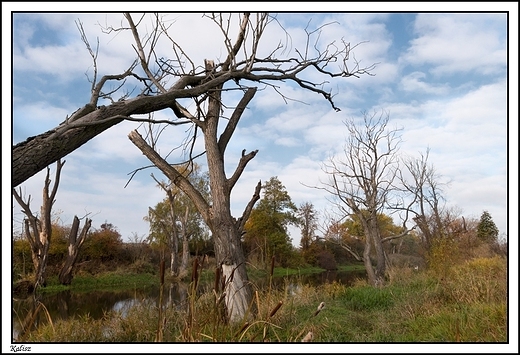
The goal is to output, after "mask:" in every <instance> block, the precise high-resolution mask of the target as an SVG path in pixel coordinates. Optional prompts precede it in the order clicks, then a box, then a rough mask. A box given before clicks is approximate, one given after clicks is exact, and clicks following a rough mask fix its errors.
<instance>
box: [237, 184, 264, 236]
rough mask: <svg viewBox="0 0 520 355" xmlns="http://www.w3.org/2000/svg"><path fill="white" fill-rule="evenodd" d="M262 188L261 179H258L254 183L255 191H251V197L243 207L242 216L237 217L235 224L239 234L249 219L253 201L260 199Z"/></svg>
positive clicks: (253, 204)
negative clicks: (256, 182)
mask: <svg viewBox="0 0 520 355" xmlns="http://www.w3.org/2000/svg"><path fill="white" fill-rule="evenodd" d="M261 189H262V181H259V182H258V184H256V187H255V192H254V193H253V197H251V200H250V201H249V203H248V204H247V206H246V208H245V209H244V212H243V213H242V216H241V217H240V218H238V220H237V221H236V226H237V229H238V231H239V234H242V232H243V231H244V226H245V224H246V222H247V220H248V219H249V216H250V215H251V211H252V210H253V207H254V206H255V203H256V202H257V201H258V200H260V190H261Z"/></svg>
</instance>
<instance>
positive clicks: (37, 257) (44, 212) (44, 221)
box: [13, 160, 65, 290]
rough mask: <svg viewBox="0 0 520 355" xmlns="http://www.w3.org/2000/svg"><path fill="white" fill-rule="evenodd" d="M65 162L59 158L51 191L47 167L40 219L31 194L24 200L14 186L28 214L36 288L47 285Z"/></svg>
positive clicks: (16, 197)
mask: <svg viewBox="0 0 520 355" xmlns="http://www.w3.org/2000/svg"><path fill="white" fill-rule="evenodd" d="M63 164H65V161H63V162H62V161H61V160H58V162H57V163H56V174H55V176H56V178H55V180H54V186H53V187H52V191H50V192H49V185H50V184H51V179H50V177H49V175H50V169H49V167H47V174H46V176H45V182H44V185H43V196H42V197H43V199H42V205H41V208H40V214H41V217H40V219H38V218H37V217H36V216H34V214H33V213H32V211H31V208H30V206H29V204H30V201H31V196H29V198H28V200H27V202H24V201H23V199H22V197H21V192H22V189H21V188H20V193H17V192H16V190H15V189H14V188H13V196H14V198H15V199H16V201H17V202H18V204H19V205H20V206H21V207H22V208H23V211H22V212H23V213H24V214H25V215H26V216H27V218H26V219H25V236H26V238H27V240H28V242H29V244H30V245H31V252H32V260H33V264H34V271H35V278H34V289H35V290H36V289H37V288H38V286H45V285H46V269H47V261H48V254H49V246H50V243H51V236H52V224H51V212H52V205H53V204H54V199H55V197H56V192H57V191H58V186H59V184H60V174H61V169H62V167H63Z"/></svg>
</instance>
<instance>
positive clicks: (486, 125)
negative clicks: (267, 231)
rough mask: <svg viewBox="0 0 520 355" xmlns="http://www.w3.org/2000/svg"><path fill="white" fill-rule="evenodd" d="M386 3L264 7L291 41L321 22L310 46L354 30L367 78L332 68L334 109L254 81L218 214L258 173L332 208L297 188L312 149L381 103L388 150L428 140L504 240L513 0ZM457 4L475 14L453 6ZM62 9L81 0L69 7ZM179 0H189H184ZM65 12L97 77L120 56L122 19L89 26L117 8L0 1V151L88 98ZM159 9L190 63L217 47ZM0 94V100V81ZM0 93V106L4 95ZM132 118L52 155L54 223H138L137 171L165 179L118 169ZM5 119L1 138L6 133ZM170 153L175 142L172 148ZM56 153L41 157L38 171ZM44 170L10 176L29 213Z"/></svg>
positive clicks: (138, 228)
mask: <svg viewBox="0 0 520 355" xmlns="http://www.w3.org/2000/svg"><path fill="white" fill-rule="evenodd" d="M4 4H5V3H3V4H2V7H4ZM225 4H226V3H222V6H223V7H225V6H226V5H225ZM310 4H313V3H310ZM389 4H391V3H389ZM389 4H386V5H384V6H381V7H379V6H378V9H379V10H378V11H382V12H377V13H375V12H370V10H373V9H374V7H373V6H370V8H368V9H367V7H366V6H365V8H362V5H361V7H360V8H359V10H358V9H357V8H356V10H357V11H366V12H363V13H361V12H358V13H347V12H338V11H340V10H341V8H342V7H345V11H351V10H352V7H347V6H346V5H341V6H340V5H337V4H336V6H335V7H333V8H332V9H334V11H336V12H334V13H324V12H320V13H318V12H316V11H326V10H327V9H328V8H330V4H328V3H320V7H317V6H316V4H314V6H310V5H308V6H309V8H308V9H305V11H313V12H307V13H297V14H296V13H280V14H278V15H277V21H278V22H279V23H280V24H281V25H282V26H283V27H284V28H285V29H286V30H287V31H288V32H289V33H290V34H291V37H290V43H289V49H288V50H290V51H294V50H295V49H298V48H303V47H304V44H305V40H306V36H305V32H304V28H305V27H306V26H308V28H309V29H311V30H312V29H316V28H318V27H319V26H321V25H323V24H325V23H330V25H329V26H326V27H324V28H323V29H322V33H321V36H320V38H319V40H320V43H321V45H325V44H327V43H329V42H331V41H333V40H340V39H342V38H343V39H344V40H346V41H348V42H350V43H351V44H352V45H354V44H359V45H358V46H357V47H356V48H355V49H354V54H355V58H356V59H357V60H358V61H360V62H361V64H362V65H366V66H370V65H371V64H376V63H377V64H376V66H375V68H374V69H373V71H372V74H373V75H372V76H361V77H360V78H345V79H343V80H342V81H335V82H334V85H333V86H332V87H331V89H332V90H333V92H334V93H335V94H336V96H335V97H334V100H335V102H336V105H337V106H339V107H340V108H341V111H340V112H335V111H334V110H333V109H332V108H331V107H330V105H329V104H328V103H327V102H326V101H325V100H323V98H322V97H321V96H319V95H316V94H313V93H308V92H304V91H302V90H298V89H297V88H295V87H294V86H291V85H289V84H282V85H281V87H280V90H281V91H282V92H283V94H284V95H285V96H287V97H289V98H291V99H292V100H289V101H287V102H286V101H285V100H284V99H283V98H282V97H281V96H280V95H279V94H277V93H276V92H275V91H274V90H272V89H269V88H264V87H262V90H260V91H259V92H258V93H257V95H256V96H255V98H254V99H253V101H252V102H251V103H250V105H249V106H248V109H247V110H246V113H245V114H244V116H243V118H242V120H241V121H240V124H239V127H238V129H237V130H236V132H235V134H234V136H233V138H232V140H231V143H230V146H229V147H228V155H227V156H226V162H227V164H228V172H229V171H232V169H233V167H234V165H235V164H236V163H237V162H238V159H239V157H240V154H241V152H242V149H246V150H247V151H251V150H254V149H258V150H259V152H258V154H257V156H256V157H255V158H254V159H253V160H252V161H251V162H250V163H249V164H248V166H247V167H246V170H245V172H244V174H243V176H242V178H241V179H240V181H239V182H238V184H237V185H236V187H235V189H234V191H233V193H232V210H233V214H234V215H235V217H238V216H239V215H240V214H241V212H242V210H243V208H244V206H245V205H246V204H247V202H248V201H249V199H250V198H251V196H252V194H253V191H254V187H255V185H256V183H257V182H258V181H259V180H261V181H262V182H265V181H267V180H269V179H270V178H271V177H273V176H277V177H278V179H279V180H280V181H281V182H282V184H283V185H284V186H285V187H286V189H287V191H288V193H289V195H290V196H291V198H292V200H293V202H294V203H295V204H296V205H297V206H300V205H301V204H303V203H306V202H310V203H312V204H313V205H314V207H315V208H316V210H317V211H318V213H319V214H320V216H321V217H322V218H323V219H325V216H326V215H327V214H328V213H329V210H330V209H331V208H332V206H331V203H330V201H329V200H330V198H331V196H330V195H328V194H327V193H325V192H324V191H322V190H320V189H316V188H311V187H312V186H321V185H320V184H322V182H323V181H326V180H327V175H326V174H325V173H324V172H323V170H322V164H323V162H324V161H326V160H327V159H328V158H329V157H331V156H333V155H336V156H337V155H340V154H341V153H342V151H343V147H344V142H345V138H346V128H345V126H344V124H343V121H345V120H346V119H350V118H354V119H356V120H358V119H360V118H361V117H362V116H363V112H368V113H381V112H385V113H388V114H389V115H390V121H389V126H390V127H396V128H402V131H400V132H401V136H402V144H401V146H400V152H401V154H403V156H404V155H407V156H415V157H418V156H419V154H420V153H424V152H425V151H426V149H429V150H430V159H429V162H430V163H431V164H433V165H434V167H435V169H436V171H437V172H438V173H439V174H440V175H441V176H442V179H444V181H449V182H450V183H449V185H448V187H446V189H445V197H446V204H447V206H448V207H453V208H455V209H457V210H458V211H460V213H461V215H463V216H464V217H466V218H475V219H478V218H479V217H480V215H481V214H482V212H483V211H488V212H489V213H490V214H491V216H492V218H493V220H494V222H495V224H496V225H497V227H498V228H499V231H500V235H501V236H502V237H505V236H506V235H507V234H509V235H513V234H514V235H515V238H516V236H517V235H518V234H517V233H516V232H517V231H518V229H517V221H516V218H514V219H515V221H510V222H511V224H509V225H508V213H509V214H512V215H514V216H518V214H517V212H518V200H517V196H518V194H517V192H518V166H517V165H516V164H517V161H518V159H517V158H518V140H517V136H516V135H517V134H518V133H517V132H518V122H517V117H518V106H517V100H516V98H517V97H518V81H517V80H518V48H517V44H518V38H517V34H518V11H517V10H518V7H517V4H516V8H515V7H514V5H513V4H512V3H492V5H490V3H474V4H473V5H472V6H467V4H468V3H464V4H465V6H464V7H463V8H458V7H457V3H453V4H451V5H450V3H445V4H442V6H443V7H442V8H423V7H422V6H424V5H419V4H415V8H416V9H418V11H421V12H420V13H412V12H406V11H410V10H411V9H413V8H414V7H413V6H411V5H410V3H406V5H403V3H394V6H389ZM228 6H229V5H228ZM244 6H245V5H244ZM358 6H359V4H358ZM385 6H388V7H386V8H385ZM69 7H70V4H69ZM303 7H305V6H303ZM459 7H460V4H459ZM150 8H153V6H151V7H150ZM280 8H281V9H282V10H284V8H283V7H280ZM354 8H355V7H354ZM469 8H471V9H472V10H473V11H486V12H478V13H460V12H456V11H460V10H466V9H469ZM24 9H26V8H25V7H24ZM24 9H16V10H24ZM31 9H33V8H31ZM44 9H46V8H40V9H38V8H36V7H35V8H34V10H35V11H38V10H39V11H42V10H44ZM60 9H61V10H62V11H63V10H65V9H67V6H66V5H64V7H63V8H60ZM72 9H75V10H74V11H81V10H79V9H80V8H79V7H76V8H74V7H72ZM86 10H88V8H87V9H86ZM111 10H112V9H111V8H109V7H108V8H107V11H111ZM167 10H170V11H171V9H167ZM194 10H200V7H199V8H198V9H193V8H191V9H188V11H194ZM235 10H236V8H235ZM268 10H270V9H268ZM503 10H514V11H513V12H512V13H511V14H510V18H509V21H510V22H509V26H510V27H509V28H508V17H507V14H506V13H505V12H496V11H503ZM98 11H103V10H102V9H99V10H98ZM385 11H387V12H385ZM399 11H403V12H399ZM426 11H437V12H434V13H432V12H426ZM3 13H4V11H3ZM3 16H4V18H3V26H4V28H5V26H7V25H6V22H8V23H9V24H11V22H10V19H7V18H6V15H3ZM134 18H137V16H134ZM78 19H79V20H80V21H81V22H82V24H83V28H84V30H85V32H86V35H87V38H88V39H89V41H90V43H91V44H92V45H95V43H96V40H97V39H99V54H98V59H97V65H98V70H99V75H103V74H118V73H122V72H123V71H124V70H126V68H127V67H128V65H129V64H130V63H131V62H132V61H133V60H134V58H135V51H134V49H133V48H132V43H133V42H132V39H131V36H130V34H129V33H125V32H112V33H108V34H107V33H103V31H102V27H103V26H107V25H112V26H114V27H115V26H118V25H120V24H121V21H124V18H123V16H122V15H121V14H118V13H108V14H105V13H80V12H75V13H31V14H22V13H17V14H14V15H13V17H12V29H11V31H12V51H11V53H10V54H11V58H12V63H13V65H12V72H11V68H9V66H7V68H6V64H7V63H6V59H7V60H9V61H8V63H10V59H11V58H6V57H5V54H4V55H3V61H2V62H3V68H2V71H3V74H6V75H9V72H11V73H12V85H11V87H8V86H7V85H6V79H5V76H4V81H3V89H4V90H3V92H5V90H9V91H10V92H11V98H12V106H11V109H12V111H11V112H9V116H10V117H11V122H10V124H11V127H10V128H11V129H10V130H6V129H4V130H3V138H4V139H2V155H4V156H5V155H6V154H7V152H8V151H9V149H10V147H9V146H7V144H9V142H10V144H11V145H14V144H16V143H18V142H21V141H23V140H25V139H26V138H28V137H30V136H34V135H37V134H39V133H43V132H45V131H47V130H49V129H51V128H53V127H55V126H57V125H58V124H59V123H60V122H62V121H63V120H64V119H65V117H66V116H67V115H68V114H71V113H72V112H74V111H75V110H76V109H78V108H79V107H81V106H83V105H84V104H85V103H86V102H88V100H89V98H90V94H89V92H90V85H91V84H90V83H89V81H88V79H89V78H91V77H92V60H91V57H90V55H89V53H88V51H87V50H86V48H85V45H84V43H83V42H82V41H81V39H80V35H79V32H78V29H77V27H76V23H75V21H76V20H78ZM6 20H9V21H6ZM144 21H147V22H148V23H147V25H148V26H149V25H150V23H151V22H150V19H149V17H146V18H145V20H144ZM165 21H166V22H167V23H168V24H170V25H171V27H170V31H171V34H172V36H173V37H175V40H176V41H177V43H179V44H180V45H181V46H182V48H183V49H184V50H185V51H186V52H187V53H188V55H189V56H190V58H192V59H193V60H194V61H195V62H196V63H200V64H202V63H203V60H204V59H205V58H214V59H215V60H218V59H219V58H222V56H223V53H225V48H224V47H223V44H222V43H223V42H222V35H221V34H220V33H219V32H218V30H217V28H216V27H215V25H214V24H212V23H211V22H210V21H208V19H204V18H202V16H201V14H200V13H197V14H193V13H170V14H168V15H167V16H166V17H165ZM511 26H514V27H511ZM3 33H5V31H3ZM3 36H6V35H4V34H3ZM508 36H509V42H508ZM4 38H5V37H4ZM286 40H287V37H285V34H284V33H283V32H282V31H280V27H279V26H277V25H276V24H274V23H273V26H272V29H271V28H269V29H268V30H266V33H265V37H264V40H263V41H262V42H261V43H260V50H259V51H260V53H267V52H269V51H270V50H272V49H273V48H274V46H275V45H276V44H277V43H279V42H280V43H286ZM313 40H316V37H313ZM3 42H4V43H5V41H3ZM508 49H509V52H508ZM5 52H6V51H3V53H5ZM159 52H160V55H164V57H167V56H170V57H171V56H172V48H171V45H164V46H161V48H160V49H159ZM293 53H295V52H293ZM508 60H509V62H508ZM508 64H509V65H508ZM134 95H135V93H134ZM508 98H509V99H510V101H509V102H508ZM511 98H513V100H511ZM2 100H3V101H6V102H7V98H6V94H3V95H2ZM232 100H233V98H231V101H232ZM2 106H3V112H5V111H4V110H5V107H6V106H9V105H2ZM167 114H168V113H167V112H160V113H157V115H156V118H166V117H167ZM7 117H8V116H7V114H5V115H4V119H3V121H2V125H3V126H5V125H6V124H7V123H9V122H8V119H7ZM137 126H138V124H136V123H134V122H124V123H121V124H118V125H117V126H115V127H113V128H110V129H109V130H107V131H106V132H104V133H102V134H101V135H99V136H98V137H96V138H94V139H93V140H91V141H90V142H88V143H87V144H85V145H83V146H82V147H80V148H79V149H77V150H76V151H74V152H73V153H71V154H69V155H68V156H66V157H65V158H64V160H65V161H66V163H65V165H64V166H63V170H62V175H61V182H60V186H59V190H58V193H57V196H56V202H55V204H54V209H53V210H54V212H55V213H56V215H55V216H56V218H59V222H61V223H63V224H64V225H70V224H71V223H72V219H73V217H74V215H77V216H78V217H84V216H85V215H87V214H88V215H89V218H92V219H93V227H94V228H99V227H100V225H101V224H102V223H104V222H108V223H111V224H113V225H114V226H115V227H116V228H117V229H118V230H119V232H120V233H121V235H122V237H123V240H125V241H130V240H134V239H136V238H137V239H142V238H145V237H146V236H147V234H148V232H149V230H148V223H147V222H146V221H144V220H143V217H145V216H146V215H147V213H148V208H149V207H153V206H155V205H156V204H157V203H158V202H160V201H161V200H162V199H164V197H165V194H164V192H163V191H161V190H160V189H159V188H158V187H157V186H156V183H155V181H154V180H153V179H152V178H151V176H150V174H151V173H153V174H154V176H156V177H158V178H159V179H165V177H164V176H163V175H162V174H161V172H160V171H158V170H157V169H152V168H150V169H145V170H142V171H139V172H138V173H137V174H136V175H135V176H134V177H133V178H132V179H131V181H129V179H130V176H131V173H132V172H133V171H134V170H135V169H138V168H140V167H143V166H147V165H150V163H149V162H148V161H147V159H146V158H145V157H144V156H143V155H142V153H141V152H140V151H139V149H137V148H136V147H135V146H134V145H133V144H132V143H131V142H130V140H129V139H128V133H129V132H130V131H131V130H133V129H136V128H137ZM184 129H185V128H180V129H179V128H176V129H174V130H166V131H165V133H164V134H163V135H162V136H161V141H160V143H159V147H160V150H161V153H164V154H166V153H167V152H169V151H170V150H171V149H173V148H174V147H177V146H179V144H180V143H182V137H184V134H185V133H184ZM9 131H11V133H12V135H11V137H8V136H6V132H7V134H8V132H9ZM141 132H142V128H141ZM199 143H200V142H199ZM508 143H509V146H508ZM200 147H201V146H200V145H197V146H196V148H200ZM181 152H182V151H180V150H176V151H174V153H173V154H172V156H171V157H172V158H173V157H175V154H180V153H181ZM180 158H181V157H180V155H179V159H180ZM6 160H9V157H7V159H3V165H2V167H3V169H5V167H6V165H5V161H6ZM55 167H56V165H55V164H53V165H51V166H50V168H51V177H52V178H53V173H54V171H55ZM7 175H8V174H7V173H5V174H4V176H7ZM44 177H45V171H42V172H40V173H38V174H36V175H35V176H33V177H32V178H30V179H28V180H27V181H25V182H24V183H22V184H21V185H20V186H19V187H21V188H22V192H23V195H24V196H28V195H31V197H32V200H31V201H32V203H31V207H32V209H33V211H35V212H36V211H39V207H40V203H41V197H40V196H41V192H42V187H43V182H44ZM508 178H509V185H508ZM5 185H6V184H5V183H4V184H3V192H4V194H3V196H4V198H3V203H4V206H5V205H6V199H7V196H10V195H11V193H10V191H7V189H10V185H7V187H5ZM19 187H17V188H19ZM508 187H509V189H508ZM508 201H509V210H508ZM9 208H10V209H11V211H12V216H11V218H12V220H13V228H14V229H16V228H19V225H20V224H21V221H22V219H23V215H22V214H21V212H20V210H21V208H20V206H18V204H17V203H16V202H15V201H13V202H11V206H9ZM6 209H7V207H6ZM5 215H6V214H5V213H4V214H3V217H2V218H3V220H4V221H5V218H4V217H5ZM6 225H7V226H9V225H11V221H8V223H3V226H4V229H5V226H6ZM508 228H509V231H508ZM9 232H10V231H9ZM512 232H514V233H512ZM6 233H7V232H6ZM290 233H291V238H292V240H293V244H294V245H296V246H298V245H299V240H300V235H299V231H298V230H297V229H295V228H291V229H290ZM513 242H515V243H516V241H513Z"/></svg>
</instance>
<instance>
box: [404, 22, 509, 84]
mask: <svg viewBox="0 0 520 355" xmlns="http://www.w3.org/2000/svg"><path fill="white" fill-rule="evenodd" d="M505 16H506V15H505V14H419V15H417V18H416V21H415V27H414V29H415V33H416V35H417V37H416V38H415V39H413V40H411V42H410V44H411V45H410V48H409V50H408V52H407V53H406V54H405V55H403V60H405V61H406V62H408V63H411V64H414V65H425V64H431V65H433V67H432V68H431V69H430V71H431V72H432V73H435V74H442V75H446V74H453V73H457V72H464V73H467V72H475V73H479V74H485V75H489V74H496V73H499V72H503V71H504V70H505V66H506V60H507V57H506V43H505V40H506V37H505V31H506V26H505Z"/></svg>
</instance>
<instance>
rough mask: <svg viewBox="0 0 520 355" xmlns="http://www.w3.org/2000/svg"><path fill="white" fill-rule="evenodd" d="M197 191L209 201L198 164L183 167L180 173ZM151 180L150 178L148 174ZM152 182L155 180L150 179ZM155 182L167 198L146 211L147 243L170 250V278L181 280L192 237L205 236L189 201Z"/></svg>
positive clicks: (176, 188) (184, 271)
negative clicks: (179, 254) (148, 233)
mask: <svg viewBox="0 0 520 355" xmlns="http://www.w3.org/2000/svg"><path fill="white" fill-rule="evenodd" d="M181 171H184V172H185V176H186V177H187V178H188V180H190V181H191V183H192V184H193V185H194V186H197V190H198V191H200V192H201V193H202V194H203V195H204V196H205V198H209V188H208V176H207V174H201V173H200V168H199V166H198V165H196V164H195V165H194V166H193V167H190V166H188V165H185V166H184V169H183V170H181ZM152 177H153V175H152ZM154 179H155V177H154ZM155 181H156V182H157V183H158V184H159V186H161V188H162V189H163V190H164V191H165V192H166V194H167V197H166V198H165V199H164V200H163V201H161V202H159V203H158V204H157V205H156V206H155V207H154V208H149V213H148V216H146V217H145V218H144V219H145V220H146V221H148V222H149V223H150V235H149V240H150V241H151V242H156V243H159V244H161V243H163V244H165V245H167V246H168V248H169V251H170V270H171V273H172V276H178V277H180V278H182V277H184V276H185V274H186V273H187V269H188V262H189V255H190V250H189V242H190V240H191V239H193V238H201V237H202V236H203V234H204V233H205V231H204V229H205V225H204V222H203V220H202V217H201V216H200V213H199V212H198V211H197V209H196V207H195V205H194V204H193V202H192V201H191V200H190V199H189V198H188V197H187V196H186V195H185V194H184V193H183V192H182V191H181V190H179V188H178V187H176V186H175V185H174V184H173V183H170V184H169V185H167V184H166V183H164V182H160V181H158V180H157V179H155ZM179 243H180V244H181V246H182V247H181V260H180V263H179V262H178V251H179V247H178V246H179Z"/></svg>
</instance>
